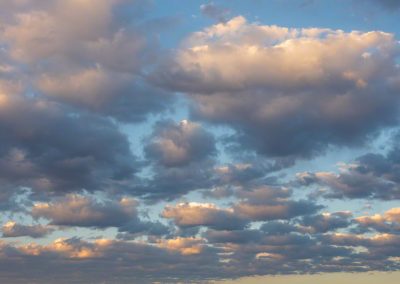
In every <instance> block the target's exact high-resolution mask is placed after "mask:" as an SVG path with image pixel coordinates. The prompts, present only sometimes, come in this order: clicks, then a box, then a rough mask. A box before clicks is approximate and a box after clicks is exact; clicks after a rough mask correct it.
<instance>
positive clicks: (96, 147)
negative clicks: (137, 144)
mask: <svg viewBox="0 0 400 284" xmlns="http://www.w3.org/2000/svg"><path fill="white" fill-rule="evenodd" d="M0 112H1V113H0V135H1V136H2V137H6V138H5V139H2V141H1V142H0V144H1V148H0V157H1V159H0V169H1V174H0V180H1V181H2V184H3V186H6V185H8V186H10V187H14V188H18V187H29V188H32V190H33V191H34V193H35V194H37V195H38V194H39V193H40V194H48V195H52V194H53V195H57V194H60V193H62V192H64V193H65V192H72V191H81V190H83V189H86V190H88V191H95V190H105V189H107V188H109V187H110V186H111V185H112V184H116V182H120V183H121V182H123V181H127V180H130V179H132V177H133V173H134V172H135V167H136V166H135V158H134V156H133V155H132V153H131V152H130V149H129V143H128V140H127V138H126V137H125V135H123V134H122V133H121V132H119V131H118V129H117V128H116V125H115V124H114V123H111V122H110V121H109V120H107V119H105V118H102V117H98V116H94V115H88V114H85V113H79V112H76V111H74V110H73V109H69V108H66V107H64V106H62V105H60V104H57V103H53V102H50V101H48V100H45V99H42V98H37V97H33V98H29V97H26V96H23V95H20V94H18V93H17V94H16V93H7V94H4V95H3V94H2V103H1V104H0Z"/></svg>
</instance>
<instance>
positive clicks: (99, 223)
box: [31, 194, 168, 235]
mask: <svg viewBox="0 0 400 284" xmlns="http://www.w3.org/2000/svg"><path fill="white" fill-rule="evenodd" d="M137 206H138V202H137V201H136V200H134V199H131V198H122V199H120V200H111V199H105V200H100V201H97V200H96V199H95V198H94V197H92V196H84V195H73V194H70V195H67V196H65V197H62V198H59V199H56V200H54V201H52V202H47V203H36V204H35V205H34V206H33V208H32V211H31V214H32V216H33V217H34V218H45V219H47V220H50V224H52V225H57V226H76V227H94V228H107V227H116V228H118V230H119V231H120V232H126V233H128V234H131V235H134V234H139V233H140V234H143V233H146V234H148V235H162V234H166V233H167V232H168V229H167V228H166V226H164V225H162V224H161V223H159V222H157V223H153V222H150V221H145V220H142V219H141V218H140V216H139V213H138V210H137Z"/></svg>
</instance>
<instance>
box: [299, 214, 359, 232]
mask: <svg viewBox="0 0 400 284" xmlns="http://www.w3.org/2000/svg"><path fill="white" fill-rule="evenodd" d="M351 223H352V222H351V214H350V213H348V212H335V213H325V214H320V215H308V216H304V217H302V219H301V224H302V225H303V226H308V227H311V228H312V230H313V231H314V232H315V233H325V232H330V231H334V230H336V229H340V228H347V227H349V226H350V225H351Z"/></svg>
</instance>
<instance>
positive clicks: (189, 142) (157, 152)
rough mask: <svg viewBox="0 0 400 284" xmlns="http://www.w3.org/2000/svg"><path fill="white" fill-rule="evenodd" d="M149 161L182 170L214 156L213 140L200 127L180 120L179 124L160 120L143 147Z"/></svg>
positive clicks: (209, 134)
mask: <svg viewBox="0 0 400 284" xmlns="http://www.w3.org/2000/svg"><path fill="white" fill-rule="evenodd" d="M145 150H146V154H147V156H148V157H149V158H151V159H154V160H156V161H158V162H159V163H160V164H161V165H163V166H165V167H182V166H186V165H188V164H190V163H192V162H198V161H202V160H205V159H206V158H209V157H210V156H212V155H213V154H215V152H216V149H215V140H214V137H213V136H212V134H211V133H209V132H208V131H206V130H205V129H203V128H202V127H201V126H200V125H199V124H197V123H194V122H191V121H188V120H182V121H181V122H180V123H179V124H176V123H174V122H172V121H161V122H159V123H158V124H157V125H156V126H155V129H154V132H153V134H152V135H151V137H149V142H148V143H147V145H146V148H145Z"/></svg>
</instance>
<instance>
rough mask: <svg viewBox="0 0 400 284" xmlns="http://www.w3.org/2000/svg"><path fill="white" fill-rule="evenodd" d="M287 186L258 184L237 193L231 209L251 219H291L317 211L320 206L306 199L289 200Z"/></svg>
mask: <svg viewBox="0 0 400 284" xmlns="http://www.w3.org/2000/svg"><path fill="white" fill-rule="evenodd" d="M291 195H292V191H291V190H289V189H287V188H280V187H268V186H260V187H257V188H254V189H252V190H243V191H240V192H239V193H238V196H239V197H240V198H241V200H240V201H239V202H238V203H236V204H234V206H233V210H234V212H235V213H236V214H238V215H239V216H242V218H246V219H248V220H252V221H267V220H279V219H291V218H294V217H297V216H301V215H308V214H312V213H315V212H317V211H318V210H319V209H321V208H322V207H321V206H320V205H317V204H315V203H313V202H310V201H306V200H291V199H290V198H289V197H291Z"/></svg>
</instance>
